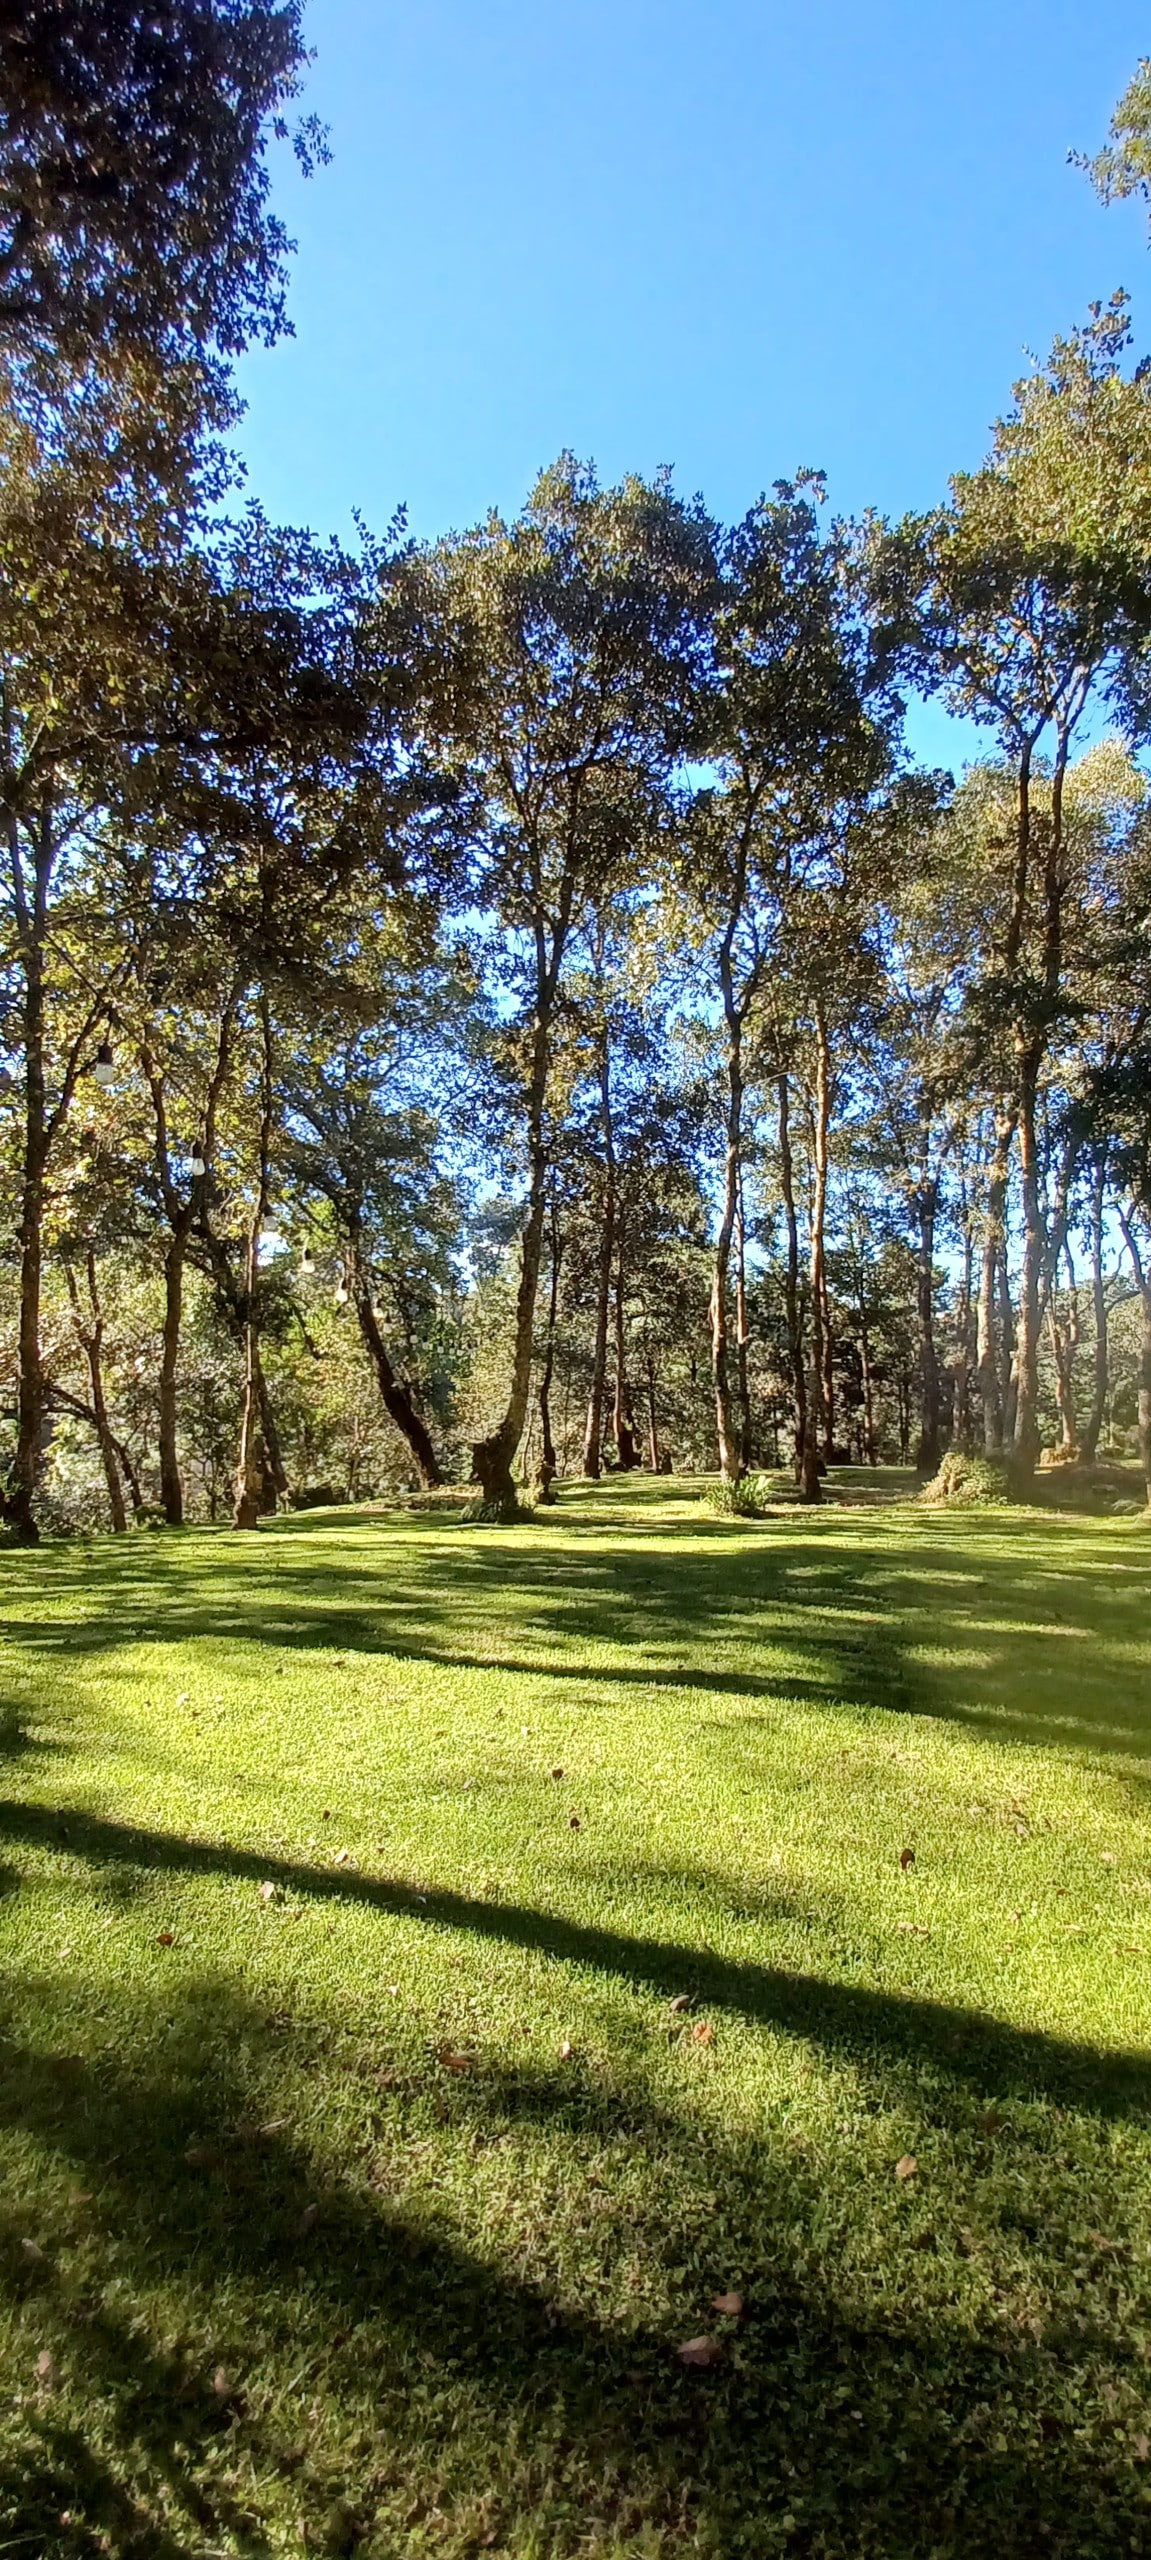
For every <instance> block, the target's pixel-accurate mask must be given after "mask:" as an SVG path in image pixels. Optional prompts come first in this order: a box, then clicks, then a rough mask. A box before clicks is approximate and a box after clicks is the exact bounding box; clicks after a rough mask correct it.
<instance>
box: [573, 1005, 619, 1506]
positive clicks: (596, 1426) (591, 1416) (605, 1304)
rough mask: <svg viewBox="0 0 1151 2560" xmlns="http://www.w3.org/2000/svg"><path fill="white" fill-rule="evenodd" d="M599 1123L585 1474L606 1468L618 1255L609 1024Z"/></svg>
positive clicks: (603, 1052)
mask: <svg viewBox="0 0 1151 2560" xmlns="http://www.w3.org/2000/svg"><path fill="white" fill-rule="evenodd" d="M599 1090H600V1126H601V1130H602V1133H603V1199H602V1203H601V1210H600V1214H601V1218H602V1225H601V1228H600V1246H599V1271H598V1274H597V1280H596V1302H595V1339H594V1342H593V1345H592V1370H591V1390H590V1393H589V1396H588V1408H587V1423H586V1425H585V1429H584V1440H583V1456H582V1459H581V1462H580V1463H581V1466H582V1470H583V1473H584V1475H585V1476H593V1477H594V1476H598V1475H599V1474H600V1473H601V1470H602V1467H603V1407H604V1391H605V1388H606V1384H607V1337H608V1324H609V1321H610V1317H611V1274H612V1262H613V1259H614V1255H615V1137H614V1129H613V1122H612V1107H611V1051H610V1048H609V1045H608V1035H607V1029H606V1026H605V1027H604V1029H603V1032H602V1036H601V1041H600V1076H599Z"/></svg>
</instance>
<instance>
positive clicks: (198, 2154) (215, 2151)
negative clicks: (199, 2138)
mask: <svg viewBox="0 0 1151 2560" xmlns="http://www.w3.org/2000/svg"><path fill="white" fill-rule="evenodd" d="M223 2157H224V2155H223V2152H222V2151H221V2149H220V2145H219V2143H218V2142H190V2143H189V2144H188V2148H187V2150H186V2151H185V2153H184V2158H185V2160H186V2161H187V2163H188V2167H189V2168H190V2169H218V2168H219V2165H220V2162H221V2160H222V2159H223Z"/></svg>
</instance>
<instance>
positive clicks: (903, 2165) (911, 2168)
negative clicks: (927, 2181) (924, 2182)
mask: <svg viewBox="0 0 1151 2560" xmlns="http://www.w3.org/2000/svg"><path fill="white" fill-rule="evenodd" d="M918 2168H919V2162H918V2160H917V2159H916V2157H915V2153H914V2152H913V2151H905V2152H904V2154H903V2158H902V2160H897V2161H896V2163H895V2174H896V2177H897V2178H914V2176H915V2175H916V2172H917V2170H918Z"/></svg>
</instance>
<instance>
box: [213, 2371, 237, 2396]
mask: <svg viewBox="0 0 1151 2560" xmlns="http://www.w3.org/2000/svg"><path fill="white" fill-rule="evenodd" d="M212 2389H213V2391H214V2392H215V2395H216V2398H217V2400H230V2399H231V2397H232V2391H233V2384H232V2378H231V2375H230V2374H229V2373H227V2372H226V2371H225V2368H224V2366H223V2365H222V2364H218V2365H217V2367H216V2370H215V2372H214V2374H213V2376H212Z"/></svg>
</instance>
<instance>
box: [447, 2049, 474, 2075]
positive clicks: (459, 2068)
mask: <svg viewBox="0 0 1151 2560" xmlns="http://www.w3.org/2000/svg"><path fill="white" fill-rule="evenodd" d="M438 2059H439V2062H440V2064H441V2066H442V2068H443V2069H444V2070H445V2071H455V2072H463V2071H473V2070H474V2069H475V2061H474V2057H473V2056H472V2055H471V2054H470V2053H446V2052H445V2053H441V2054H440V2055H439V2056H438Z"/></svg>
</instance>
